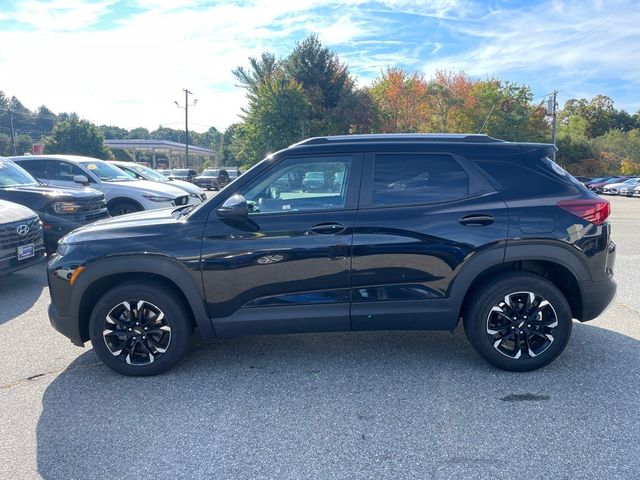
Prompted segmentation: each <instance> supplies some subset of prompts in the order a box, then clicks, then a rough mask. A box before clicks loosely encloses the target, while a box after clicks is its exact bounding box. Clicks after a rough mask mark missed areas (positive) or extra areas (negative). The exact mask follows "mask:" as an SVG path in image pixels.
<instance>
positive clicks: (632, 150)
mask: <svg viewBox="0 0 640 480" xmlns="http://www.w3.org/2000/svg"><path fill="white" fill-rule="evenodd" d="M593 147H594V149H595V151H596V152H597V153H598V155H599V156H600V157H601V158H602V159H604V160H606V161H607V162H608V163H609V164H610V165H611V168H612V170H613V171H615V172H618V171H620V169H621V168H622V166H623V162H625V168H626V169H627V170H632V169H633V168H632V167H631V164H640V129H633V130H629V131H628V132H623V131H621V130H610V131H608V132H607V133H605V134H604V135H601V136H600V137H598V138H596V139H594V140H593Z"/></svg>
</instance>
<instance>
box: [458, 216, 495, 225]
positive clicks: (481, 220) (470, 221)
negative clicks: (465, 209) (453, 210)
mask: <svg viewBox="0 0 640 480" xmlns="http://www.w3.org/2000/svg"><path fill="white" fill-rule="evenodd" d="M495 221H496V219H495V217H493V216H492V215H486V214H473V215H467V216H464V217H462V218H461V219H460V220H458V222H460V223H461V224H462V225H475V226H480V225H491V224H492V223H493V222H495Z"/></svg>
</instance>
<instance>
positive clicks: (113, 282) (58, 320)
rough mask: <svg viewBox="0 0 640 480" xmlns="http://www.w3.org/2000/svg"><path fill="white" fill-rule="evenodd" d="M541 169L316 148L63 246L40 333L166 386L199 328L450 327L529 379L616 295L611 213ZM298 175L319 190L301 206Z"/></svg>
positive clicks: (414, 152)
mask: <svg viewBox="0 0 640 480" xmlns="http://www.w3.org/2000/svg"><path fill="white" fill-rule="evenodd" d="M553 153H554V147H553V146H552V145H546V144H529V143H509V142H504V141H500V140H495V139H493V138H490V137H487V136H485V135H413V134H411V135H364V136H357V135H356V136H336V137H323V138H312V139H309V140H306V141H303V142H301V143H298V144H296V145H293V146H291V147H289V148H287V149H285V150H282V151H280V152H277V153H275V154H273V155H271V156H269V157H268V158H267V159H265V160H263V161H262V162H260V163H259V164H258V165H256V166H255V167H253V168H252V169H251V170H250V171H248V172H247V173H246V174H245V175H243V176H242V177H240V178H239V179H238V180H237V181H235V182H233V183H232V184H230V185H229V186H227V187H226V188H225V189H223V190H222V191H221V192H220V193H219V194H218V195H216V196H215V197H212V198H211V199H209V200H208V201H207V202H204V203H202V204H200V205H198V206H196V207H180V208H176V209H173V210H170V209H167V210H159V211H150V212H143V213H136V214H132V215H129V216H126V217H120V218H117V219H113V220H105V221H101V222H98V223H97V224H94V225H92V226H88V227H84V228H81V229H79V230H76V231H75V232H73V233H72V234H70V235H68V236H66V237H65V238H63V239H62V241H61V244H60V246H59V249H58V253H57V255H54V256H53V258H52V260H51V261H50V263H49V267H48V275H49V285H50V292H51V298H52V303H51V306H50V310H49V314H50V318H51V321H52V323H53V325H54V327H55V328H56V329H58V330H59V331H60V332H62V333H63V334H64V335H66V336H67V337H69V338H70V339H71V341H72V342H73V343H75V344H77V345H83V344H84V342H86V341H87V340H91V342H92V344H93V347H94V349H95V352H96V353H97V354H98V356H99V357H100V358H101V359H102V360H103V361H104V363H105V364H106V365H108V366H109V367H111V368H112V369H114V370H116V371H118V372H120V373H124V374H127V375H152V374H156V373H159V372H162V371H165V370H167V369H168V368H169V367H171V366H172V365H173V364H175V363H176V362H177V361H178V360H179V359H180V357H182V355H183V354H184V353H185V352H186V351H187V348H188V345H189V342H190V338H191V336H192V331H193V329H194V327H197V328H198V330H199V332H200V335H201V336H202V337H204V338H212V337H216V336H217V337H228V336H235V335H249V334H274V333H291V332H326V331H348V330H396V329H400V330H453V329H454V328H456V326H457V325H458V321H459V320H460V319H463V322H464V327H465V331H466V333H467V336H468V338H469V340H470V342H471V344H472V345H473V347H474V348H475V349H476V350H477V351H478V353H480V354H481V355H482V356H483V357H484V358H485V359H487V360H488V361H489V362H491V363H492V364H494V365H496V366H498V367H500V368H503V369H507V370H515V371H526V370H532V369H535V368H538V367H541V366H543V365H546V364H548V363H549V362H551V361H552V360H553V359H554V358H556V357H557V356H558V355H559V354H560V353H561V352H562V350H563V349H564V348H565V346H566V344H567V341H568V340H569V336H570V334H571V327H572V318H575V319H578V320H580V321H586V320H591V319H593V318H595V317H596V316H598V315H599V314H600V313H601V312H602V311H603V310H604V309H605V308H606V307H607V305H608V304H609V303H610V302H611V300H612V298H613V297H614V294H615V291H616V284H615V282H614V280H613V265H614V260H615V244H614V243H613V242H612V241H610V238H609V236H610V225H609V223H608V222H607V217H608V216H609V213H610V207H609V203H608V202H607V201H606V200H603V199H601V198H599V197H598V196H597V195H595V194H594V193H592V192H590V191H589V190H587V189H586V188H585V187H584V186H583V185H582V184H581V183H580V182H578V181H577V180H575V179H574V178H573V177H572V176H571V175H569V174H568V173H567V172H565V171H564V170H563V169H562V168H560V167H559V166H558V165H556V164H555V163H554V162H553V161H551V160H550V158H549V156H551V155H552V154H553ZM309 172H320V173H321V178H322V179H323V182H321V183H322V185H320V186H318V188H314V190H313V191H304V190H306V189H304V188H303V182H304V179H305V178H306V177H307V173H309ZM314 175H317V174H315V173H314ZM283 177H286V179H287V182H282V178H283Z"/></svg>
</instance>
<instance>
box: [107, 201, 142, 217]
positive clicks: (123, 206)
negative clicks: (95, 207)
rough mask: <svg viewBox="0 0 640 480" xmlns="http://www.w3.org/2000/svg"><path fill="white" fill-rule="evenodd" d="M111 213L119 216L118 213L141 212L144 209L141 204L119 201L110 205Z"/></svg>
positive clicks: (113, 215)
mask: <svg viewBox="0 0 640 480" xmlns="http://www.w3.org/2000/svg"><path fill="white" fill-rule="evenodd" d="M108 210H109V215H111V216H112V217H117V216H118V215H125V214H127V213H134V212H141V211H142V210H144V209H143V208H142V207H141V206H140V205H138V204H136V203H133V202H126V201H123V202H118V203H115V204H113V205H112V206H110V207H108Z"/></svg>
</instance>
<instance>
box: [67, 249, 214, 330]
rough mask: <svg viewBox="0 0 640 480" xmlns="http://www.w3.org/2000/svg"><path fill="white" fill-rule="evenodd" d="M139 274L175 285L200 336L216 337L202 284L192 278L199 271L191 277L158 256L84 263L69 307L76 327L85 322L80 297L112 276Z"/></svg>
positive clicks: (176, 264) (178, 265)
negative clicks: (162, 279) (189, 308)
mask: <svg viewBox="0 0 640 480" xmlns="http://www.w3.org/2000/svg"><path fill="white" fill-rule="evenodd" d="M140 273H142V274H152V275H155V276H158V277H162V278H164V279H166V280H169V281H171V282H172V283H174V284H175V285H176V286H177V288H178V289H179V290H180V292H181V293H182V294H183V295H184V297H185V298H186V300H187V302H188V303H189V306H190V307H191V310H192V312H193V317H194V320H195V322H196V324H197V326H198V329H199V331H200V334H201V336H202V337H203V338H212V337H215V333H214V330H213V327H212V326H211V322H210V321H209V318H208V316H207V311H206V306H205V303H204V293H203V291H202V284H201V282H200V281H197V280H196V279H194V277H196V278H200V271H199V270H197V271H193V274H194V275H192V274H190V271H189V269H188V268H187V267H186V266H185V265H184V264H183V263H181V262H179V261H178V260H176V259H174V258H171V257H168V256H164V255H158V254H136V255H122V256H118V257H111V258H104V259H100V260H97V261H95V262H91V263H89V264H87V265H86V267H85V270H84V271H83V272H82V274H80V275H79V276H78V278H77V281H76V282H75V284H74V286H73V288H72V291H71V298H70V301H69V305H73V306H74V307H75V311H70V312H69V314H70V315H71V316H72V317H76V318H77V320H78V324H81V323H83V322H84V321H85V320H86V319H85V318H83V314H84V313H83V308H82V303H83V298H84V296H85V294H86V293H87V292H88V291H89V289H90V288H91V287H92V286H93V285H95V284H96V282H98V281H100V280H101V279H104V278H106V277H108V276H112V275H118V274H128V275H135V274H140Z"/></svg>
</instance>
